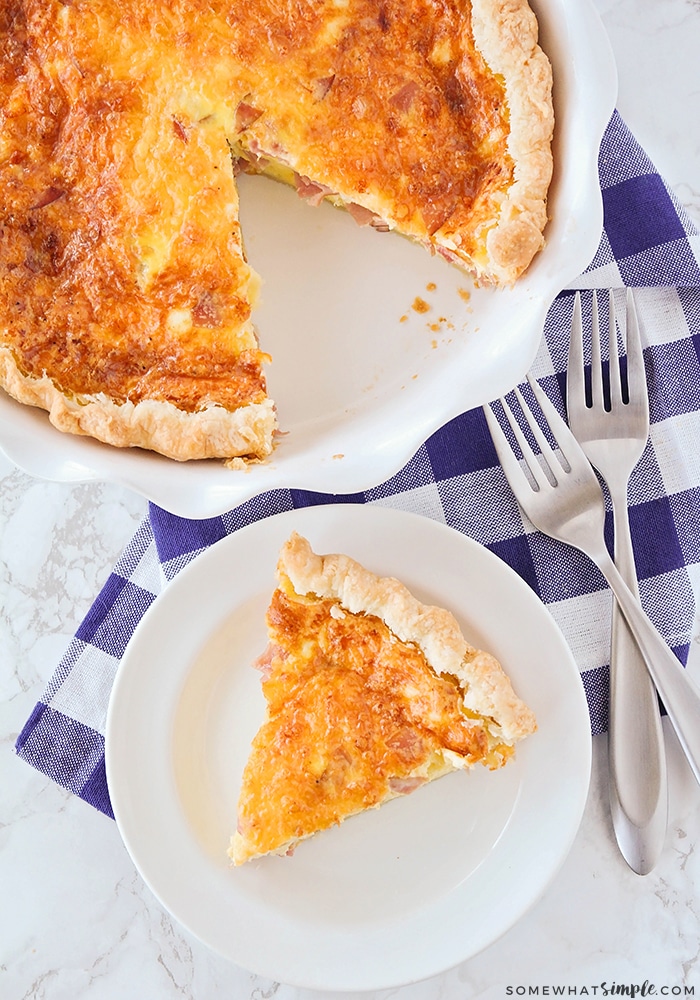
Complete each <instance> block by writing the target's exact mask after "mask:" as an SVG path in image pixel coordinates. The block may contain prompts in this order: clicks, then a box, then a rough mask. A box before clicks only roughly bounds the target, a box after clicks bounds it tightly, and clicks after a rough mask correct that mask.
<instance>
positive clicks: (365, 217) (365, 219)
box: [347, 202, 389, 233]
mask: <svg viewBox="0 0 700 1000" xmlns="http://www.w3.org/2000/svg"><path fill="white" fill-rule="evenodd" d="M347 209H348V212H349V213H350V215H351V216H352V217H353V219H354V220H355V222H356V223H357V224H358V226H372V228H373V229H376V230H377V231H378V232H380V233H388V232H389V226H388V225H387V223H386V222H385V221H384V219H380V218H379V216H378V215H377V213H376V212H372V211H371V210H370V209H369V208H365V207H364V206H363V205H355V204H354V203H353V202H350V203H349V204H348V206H347Z"/></svg>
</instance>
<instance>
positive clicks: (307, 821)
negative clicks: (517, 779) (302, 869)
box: [230, 535, 535, 864]
mask: <svg viewBox="0 0 700 1000" xmlns="http://www.w3.org/2000/svg"><path fill="white" fill-rule="evenodd" d="M315 560H320V561H321V566H322V570H321V573H322V575H323V576H324V577H325V588H324V587H321V586H317V587H316V588H315V590H316V591H318V590H322V589H326V590H330V591H332V594H328V595H325V596H322V595H320V594H319V593H318V592H313V591H310V592H307V591H306V590H305V588H304V587H299V586H298V584H297V585H296V586H295V584H294V583H293V582H292V580H291V579H290V578H289V576H288V575H287V570H288V569H290V570H291V571H292V574H293V575H295V576H296V572H295V566H296V568H299V566H300V565H301V567H302V569H301V571H302V575H303V573H304V569H303V566H304V563H307V564H308V563H309V561H311V562H312V563H313V562H314V561H315ZM324 560H325V568H324ZM338 560H339V561H340V562H338ZM338 566H340V575H339V574H338V572H337V569H338ZM279 575H280V586H279V587H278V589H277V590H275V592H274V594H273V597H272V601H271V603H270V607H269V609H268V615H267V621H268V631H269V637H270V645H269V647H268V650H267V651H266V653H265V654H264V655H263V657H261V660H260V661H259V663H258V666H259V667H260V668H261V669H262V671H263V693H264V695H265V699H266V703H267V704H266V718H265V721H264V722H263V724H262V726H261V727H260V729H259V730H258V733H257V734H256V736H255V738H254V741H253V745H252V749H251V753H250V757H249V759H248V762H247V765H246V768H245V770H244V774H243V780H242V787H241V794H240V798H239V806H238V830H237V833H236V834H235V835H234V837H233V839H232V842H231V849H230V855H231V857H232V859H233V861H234V863H236V864H242V863H243V862H245V861H247V860H249V859H250V858H253V857H258V856H260V855H263V854H268V853H280V852H282V853H283V852H285V851H287V850H288V849H289V848H290V847H292V846H293V845H294V844H295V843H296V842H297V841H299V840H302V839H304V838H306V837H309V836H311V835H313V834H315V833H317V832H319V831H321V830H325V829H327V828H328V827H330V826H333V825H334V824H337V823H340V822H342V821H343V820H345V819H347V818H348V817H350V816H353V815H355V814H357V813H359V812H361V811H363V810H366V809H370V808H373V807H376V806H379V805H381V804H382V803H383V802H385V801H387V800H388V799H390V798H393V797H395V796H397V795H400V794H405V793H407V792H410V791H413V790H414V789H415V788H416V787H417V786H419V785H421V784H423V783H424V782H426V781H430V780H432V779H434V778H437V777H440V776H441V775H444V774H445V773H447V772H448V771H450V770H453V769H455V768H464V767H471V766H472V765H473V764H475V763H477V762H481V763H483V764H486V765H487V766H488V767H490V768H497V767H500V766H502V765H503V764H504V763H505V762H506V761H507V760H508V759H509V758H510V756H511V755H512V753H513V743H514V742H515V741H516V740H518V739H521V738H522V737H524V736H525V735H527V734H528V733H531V732H532V731H533V730H534V728H535V722H534V717H533V715H532V713H531V712H530V710H529V709H528V708H527V707H526V706H525V705H523V703H522V702H521V701H519V699H517V698H516V696H515V695H514V693H513V691H512V688H511V685H510V682H509V681H508V679H507V677H506V676H505V674H504V673H503V671H502V669H501V667H500V665H499V664H498V663H497V661H496V660H494V659H493V657H491V656H489V655H488V654H486V653H481V652H479V651H477V650H475V649H474V648H473V647H471V646H469V645H468V644H466V643H465V642H464V640H463V638H462V637H461V633H460V632H459V628H458V626H457V624H456V622H455V621H454V619H452V617H451V616H450V615H448V613H447V612H444V611H441V610H440V609H438V608H430V607H426V606H424V605H421V604H420V603H419V602H418V601H416V600H415V598H413V597H412V596H411V595H410V594H409V592H408V591H407V590H406V589H405V588H404V587H403V586H402V585H401V584H399V583H398V581H396V580H391V579H381V578H378V577H376V576H374V575H373V574H371V573H369V572H368V571H367V570H365V569H364V568H363V567H361V566H360V565H359V564H358V563H355V562H354V561H353V560H350V559H348V557H346V556H340V557H334V556H330V557H317V556H315V554H314V553H312V551H311V549H310V546H309V545H308V542H306V540H305V539H302V538H300V536H298V535H293V536H292V538H291V539H290V540H289V542H288V543H287V544H286V545H285V547H284V549H283V551H282V554H281V558H280V570H279ZM341 575H342V579H343V583H342V585H341V587H337V586H336V584H338V583H339V581H340V576H341ZM353 593H354V595H355V599H358V600H361V601H362V602H363V603H364V604H365V605H369V604H371V603H372V597H370V595H373V597H374V600H375V602H376V604H377V606H376V608H372V609H370V608H369V607H364V608H362V609H357V610H354V611H353V610H350V608H349V606H348V605H351V604H352V603H353V596H352V595H353ZM367 597H369V600H367V599H366V598H367ZM346 598H347V599H346ZM397 602H398V603H397ZM399 605H400V606H401V609H402V610H400V611H399V614H398V619H397V617H396V612H397V608H398V607H399ZM373 612H376V613H373ZM382 614H383V616H382ZM416 616H418V617H420V618H421V619H422V620H423V624H424V626H425V627H426V628H431V629H432V630H433V631H435V633H436V638H437V641H438V642H440V643H441V644H442V645H443V646H444V647H445V649H447V647H448V646H449V643H450V641H452V640H455V641H456V642H457V643H461V644H462V646H463V661H464V660H465V659H466V660H472V661H477V660H480V667H479V668H478V669H476V670H470V669H469V668H466V669H465V665H464V662H462V663H460V666H459V672H460V675H461V676H457V675H456V674H451V673H441V672H440V671H439V670H437V669H436V665H435V663H431V662H430V660H429V658H428V655H430V653H429V651H428V650H426V648H425V644H424V643H421V641H420V639H419V635H418V632H417V631H416V629H415V628H414V627H413V625H412V624H411V622H412V619H415V617H416ZM387 619H388V621H390V622H394V623H396V622H397V621H400V622H401V624H398V625H396V630H395V629H394V628H392V627H390V625H389V624H388V623H387ZM405 630H407V631H405ZM397 632H398V633H404V634H403V637H402V636H401V634H397ZM426 652H428V655H426ZM466 677H469V678H470V680H471V686H473V687H474V690H473V691H469V690H468V689H469V687H470V683H469V682H468V681H466V680H465V678H466ZM494 691H496V692H497V694H496V697H494V696H493V692H494ZM484 696H485V697H486V699H487V704H486V703H484V701H483V699H484ZM470 702H471V703H472V704H473V705H478V706H479V707H480V708H482V709H484V708H485V709H486V710H487V711H490V712H491V713H492V714H489V715H483V714H480V712H479V711H477V710H475V709H474V708H472V707H470Z"/></svg>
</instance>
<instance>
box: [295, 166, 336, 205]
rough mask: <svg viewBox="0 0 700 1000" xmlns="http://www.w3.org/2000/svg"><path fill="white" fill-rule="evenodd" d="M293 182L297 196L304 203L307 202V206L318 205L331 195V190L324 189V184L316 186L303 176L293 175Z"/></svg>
mask: <svg viewBox="0 0 700 1000" xmlns="http://www.w3.org/2000/svg"><path fill="white" fill-rule="evenodd" d="M294 182H295V184H296V189H297V194H298V195H299V197H300V198H303V199H304V201H308V203H309V205H314V206H317V205H320V204H321V202H322V201H323V199H324V198H325V197H326V195H327V194H333V192H332V191H331V189H330V188H329V187H326V185H325V184H317V183H316V181H312V180H309V178H308V177H305V176H304V175H303V174H295V175H294Z"/></svg>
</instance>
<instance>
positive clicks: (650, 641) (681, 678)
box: [589, 548, 700, 783]
mask: <svg viewBox="0 0 700 1000" xmlns="http://www.w3.org/2000/svg"><path fill="white" fill-rule="evenodd" d="M589 555H590V556H591V558H592V559H593V561H594V562H595V564H596V565H597V567H598V569H599V570H600V571H601V573H602V574H603V576H604V577H605V579H606V580H607V581H608V583H609V584H610V589H611V590H612V592H613V594H614V595H615V597H616V599H617V603H618V604H619V606H620V610H621V611H622V613H623V615H624V616H625V619H626V621H627V624H628V625H629V627H630V631H631V632H632V634H633V635H634V637H635V639H636V641H637V645H638V646H639V649H640V651H641V653H642V656H643V657H644V662H645V663H646V666H647V670H648V671H649V673H650V675H651V678H652V680H653V682H654V684H655V686H656V690H657V691H658V692H659V695H660V696H661V700H662V701H663V703H664V706H665V708H666V712H667V713H668V717H669V719H670V720H671V723H672V725H673V728H674V729H675V731H676V735H677V736H678V740H679V742H680V745H681V747H682V749H683V752H684V753H685V756H686V758H687V760H688V763H689V764H690V767H691V769H692V771H693V774H694V775H695V778H696V780H697V781H698V783H700V688H698V687H697V685H696V684H695V682H694V681H693V679H692V677H691V676H690V674H689V673H688V672H687V671H686V670H685V669H684V668H683V666H682V665H681V663H680V662H679V660H678V659H676V657H675V655H674V654H673V653H672V652H671V650H670V649H669V647H668V646H667V645H666V642H665V640H664V638H663V637H662V636H661V634H660V633H659V632H658V631H657V630H656V628H655V626H654V625H653V623H652V621H651V619H650V618H649V617H648V616H647V614H646V612H645V611H644V610H643V608H642V605H641V604H640V603H639V600H638V598H636V597H635V595H634V594H633V593H632V591H631V590H630V588H629V587H628V586H627V584H626V583H625V581H624V580H623V578H622V576H621V575H620V573H619V571H618V569H617V568H616V566H615V563H614V562H613V561H612V559H611V558H610V556H609V554H608V552H607V549H604V548H603V549H601V551H599V552H596V553H593V552H589Z"/></svg>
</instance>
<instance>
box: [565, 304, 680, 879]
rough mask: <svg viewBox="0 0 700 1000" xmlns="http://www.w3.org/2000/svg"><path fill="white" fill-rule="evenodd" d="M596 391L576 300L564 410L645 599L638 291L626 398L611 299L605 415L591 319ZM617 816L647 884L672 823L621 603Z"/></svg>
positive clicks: (662, 761)
mask: <svg viewBox="0 0 700 1000" xmlns="http://www.w3.org/2000/svg"><path fill="white" fill-rule="evenodd" d="M591 326H592V329H591V387H590V388H591V391H590V400H591V403H590V405H588V403H587V399H586V386H585V378H584V358H583V354H584V351H583V322H582V314H581V296H580V293H579V292H577V293H576V298H575V300H574V311H573V320H572V324H571V340H570V344H569V364H568V368H567V378H566V409H567V413H568V418H569V427H570V428H571V430H572V431H573V433H574V437H575V438H576V440H577V441H578V442H579V444H580V445H581V447H582V448H583V451H584V454H585V455H586V457H587V458H588V460H589V461H590V462H591V463H592V464H593V465H594V466H595V468H596V469H597V470H598V472H599V473H600V474H601V476H602V477H603V479H604V480H605V482H606V483H607V484H608V489H609V491H610V499H611V501H612V508H613V523H614V528H615V551H614V558H615V565H616V566H617V568H618V569H619V570H620V573H621V574H622V576H623V578H624V580H625V583H626V584H627V586H628V587H629V588H630V590H631V591H632V592H633V593H634V594H635V595H636V596H639V592H638V588H637V573H636V569H635V564H634V552H633V550H632V539H631V537H630V526H629V517H628V510H627V489H628V484H629V478H630V475H631V473H632V470H633V469H634V467H635V466H636V464H637V462H638V461H639V459H640V458H641V457H642V452H643V451H644V448H645V445H646V443H647V438H648V437H649V398H648V393H647V383H646V376H645V373H644V358H643V356H642V345H641V342H640V338H639V325H638V322H637V314H636V311H635V307H634V299H633V297H632V292H631V290H629V289H628V291H627V302H626V323H625V333H626V336H625V341H626V345H625V346H626V354H627V379H626V382H627V392H626V394H623V387H622V378H621V372H620V360H619V356H618V339H617V329H616V316H615V297H614V294H613V292H612V290H611V291H610V292H609V294H608V330H607V346H608V359H609V376H608V380H607V383H608V389H609V392H608V397H609V399H608V405H609V408H606V400H605V391H604V378H603V364H602V352H601V337H600V323H599V317H598V299H597V296H596V293H595V292H593V302H592V316H591ZM608 747H609V758H610V809H611V814H612V821H613V827H614V829H615V835H616V837H617V842H618V844H619V846H620V851H621V852H622V855H623V857H624V858H625V860H626V861H627V863H628V864H629V866H630V868H632V869H633V870H634V871H636V872H637V873H638V874H639V875H647V874H648V873H649V872H650V871H652V869H653V868H654V867H655V865H656V862H657V861H658V858H659V855H660V854H661V851H662V850H663V845H664V839H665V836H666V826H667V821H668V795H667V787H666V756H665V750H664V737H663V730H662V728H661V714H660V712H659V701H658V698H657V695H656V690H655V688H654V685H653V684H652V682H651V678H650V676H649V674H648V673H647V671H646V669H645V667H644V661H643V659H642V656H641V654H640V652H639V648H638V647H637V644H636V643H635V641H634V638H633V636H632V633H631V632H630V630H629V627H628V626H627V623H626V622H625V620H624V618H623V617H622V615H621V614H620V610H619V606H618V604H617V602H616V603H615V604H614V605H613V619H612V638H611V645H610V711H609V721H608Z"/></svg>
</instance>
